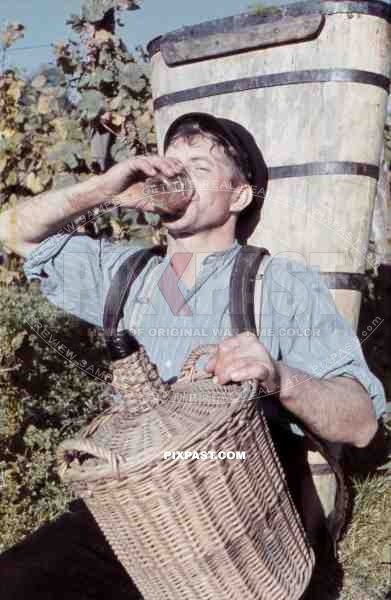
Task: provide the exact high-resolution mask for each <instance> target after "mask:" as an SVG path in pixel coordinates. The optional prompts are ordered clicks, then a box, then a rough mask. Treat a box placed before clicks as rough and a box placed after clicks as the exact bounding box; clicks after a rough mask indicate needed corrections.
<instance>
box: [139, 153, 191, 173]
mask: <svg viewBox="0 0 391 600" xmlns="http://www.w3.org/2000/svg"><path fill="white" fill-rule="evenodd" d="M132 165H133V167H134V168H136V169H139V170H141V171H143V173H145V174H146V175H149V176H151V177H153V176H154V175H158V174H159V173H163V174H164V175H166V176H167V177H175V176H176V175H178V174H179V173H180V172H181V171H183V169H184V165H183V164H182V163H181V162H180V161H179V160H178V159H176V158H163V157H161V156H158V155H153V154H152V155H146V156H138V157H137V158H134V159H132Z"/></svg>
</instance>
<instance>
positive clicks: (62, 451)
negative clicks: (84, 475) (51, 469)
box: [57, 438, 125, 480]
mask: <svg viewBox="0 0 391 600" xmlns="http://www.w3.org/2000/svg"><path fill="white" fill-rule="evenodd" d="M69 452H83V453H85V454H91V456H93V457H94V458H101V459H102V460H104V461H106V462H107V463H108V464H109V465H111V468H112V471H113V473H115V475H116V477H117V479H118V480H119V479H120V470H119V463H120V462H125V461H124V459H123V458H122V456H121V455H119V454H116V453H115V452H113V451H112V450H107V449H106V448H101V447H100V446H97V444H95V443H94V442H92V441H90V440H84V439H81V438H73V439H70V440H64V441H63V442H61V444H60V445H59V446H58V448H57V462H58V465H59V467H58V474H59V475H60V477H61V478H62V477H63V475H64V474H65V471H66V470H67V468H68V465H69V462H70V461H69V457H68V454H69Z"/></svg>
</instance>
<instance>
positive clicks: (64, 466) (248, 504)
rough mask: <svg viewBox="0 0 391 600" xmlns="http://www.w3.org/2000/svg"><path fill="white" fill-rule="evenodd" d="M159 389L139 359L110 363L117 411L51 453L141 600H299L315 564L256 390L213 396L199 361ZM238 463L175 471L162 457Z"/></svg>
mask: <svg viewBox="0 0 391 600" xmlns="http://www.w3.org/2000/svg"><path fill="white" fill-rule="evenodd" d="M215 348H216V347H215V346H213V345H207V346H199V347H198V348H196V349H195V350H194V351H193V352H192V353H191V354H190V356H189V357H188V359H187V361H186V362H185V364H184V366H183V368H182V371H181V374H180V376H179V378H178V379H177V381H176V382H175V383H174V384H173V385H169V384H167V383H162V382H161V380H160V378H159V374H158V371H157V369H156V367H155V365H153V364H151V363H150V361H149V359H148V357H147V355H146V353H145V351H144V349H143V347H141V348H140V350H139V351H138V352H136V353H134V354H132V355H130V356H128V357H127V358H124V359H121V360H118V361H116V362H115V363H114V365H113V368H114V381H115V384H116V385H118V386H120V388H121V394H122V400H121V401H120V402H118V403H116V404H115V405H113V406H112V407H111V408H110V409H109V410H108V411H106V412H105V413H104V414H102V415H101V416H99V417H98V418H97V419H95V420H94V421H93V422H92V423H91V424H90V425H89V426H88V427H87V428H86V429H84V430H83V432H82V433H81V435H80V437H79V438H78V439H73V440H66V441H65V442H63V443H62V444H61V445H60V447H59V449H58V460H59V473H60V475H61V477H62V478H63V480H64V481H66V482H68V483H69V485H70V486H71V487H72V489H73V490H74V491H75V492H76V493H77V494H79V495H80V496H81V497H82V498H84V500H85V502H86V504H87V505H88V507H89V509H90V510H91V512H92V513H93V515H94V517H95V519H96V521H97V523H98V524H99V526H100V527H101V529H102V530H103V532H104V534H105V536H106V538H107V540H108V541H109V543H110V544H111V546H112V547H113V549H114V551H115V553H116V554H117V556H118V558H119V560H120V561H121V562H122V564H123V565H124V567H125V568H126V570H127V571H128V573H129V575H130V576H131V577H132V579H133V581H134V582H135V583H136V585H137V587H138V588H139V590H140V592H141V593H142V595H143V597H144V598H145V600H222V599H223V598H224V599H232V600H261V599H262V600H263V599H264V600H280V599H281V600H283V599H288V598H289V600H294V599H296V598H300V596H301V595H302V593H303V591H304V590H305V588H306V586H307V584H308V582H309V579H310V576H311V573H312V569H313V564H314V556H313V552H312V550H311V549H310V548H309V546H308V544H307V541H306V537H305V533H304V530H303V528H302V525H301V522H300V520H299V517H298V515H297V513H296V510H295V508H294V506H293V504H292V501H291V498H290V495H289V492H288V489H287V486H286V482H285V478H284V474H283V471H282V469H281V467H280V463H279V461H278V458H277V455H276V452H275V450H274V446H273V443H272V440H271V437H270V434H269V430H268V427H267V424H266V421H265V419H264V417H263V415H262V412H261V411H257V408H256V396H257V393H258V386H257V382H256V381H255V380H251V381H247V382H243V383H230V384H226V385H223V386H222V385H218V384H214V383H213V381H212V379H211V375H210V374H208V373H206V372H205V371H203V370H200V369H197V368H196V361H197V360H198V358H199V357H200V356H201V355H202V354H205V353H209V352H212V351H214V350H215ZM186 450H189V451H191V452H193V451H197V452H200V451H202V450H204V451H211V450H214V451H216V452H217V451H220V450H223V451H225V452H228V451H234V452H236V451H245V453H246V457H245V459H244V460H241V459H237V458H235V459H233V460H232V459H231V460H230V459H224V460H213V459H211V458H207V459H206V460H201V459H200V460H196V459H190V460H172V459H167V460H165V459H164V455H163V453H164V452H165V451H182V452H183V451H186Z"/></svg>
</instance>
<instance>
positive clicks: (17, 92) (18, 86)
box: [7, 80, 25, 102]
mask: <svg viewBox="0 0 391 600" xmlns="http://www.w3.org/2000/svg"><path fill="white" fill-rule="evenodd" d="M24 86H25V84H24V82H23V81H20V80H18V81H13V82H12V83H11V85H10V86H9V88H8V92H7V93H8V94H9V95H10V96H11V98H13V99H14V100H15V102H17V101H18V100H19V98H20V96H21V95H22V89H23V88H24Z"/></svg>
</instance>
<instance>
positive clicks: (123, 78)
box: [119, 63, 147, 93]
mask: <svg viewBox="0 0 391 600" xmlns="http://www.w3.org/2000/svg"><path fill="white" fill-rule="evenodd" d="M144 74H145V69H144V65H138V64H137V63H127V64H125V65H121V67H120V71H119V83H120V85H125V86H126V87H128V88H130V89H131V90H133V91H134V92H136V93H139V92H141V91H142V90H143V89H144V88H145V86H146V85H147V82H146V80H145V79H144V77H143V75H144Z"/></svg>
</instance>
